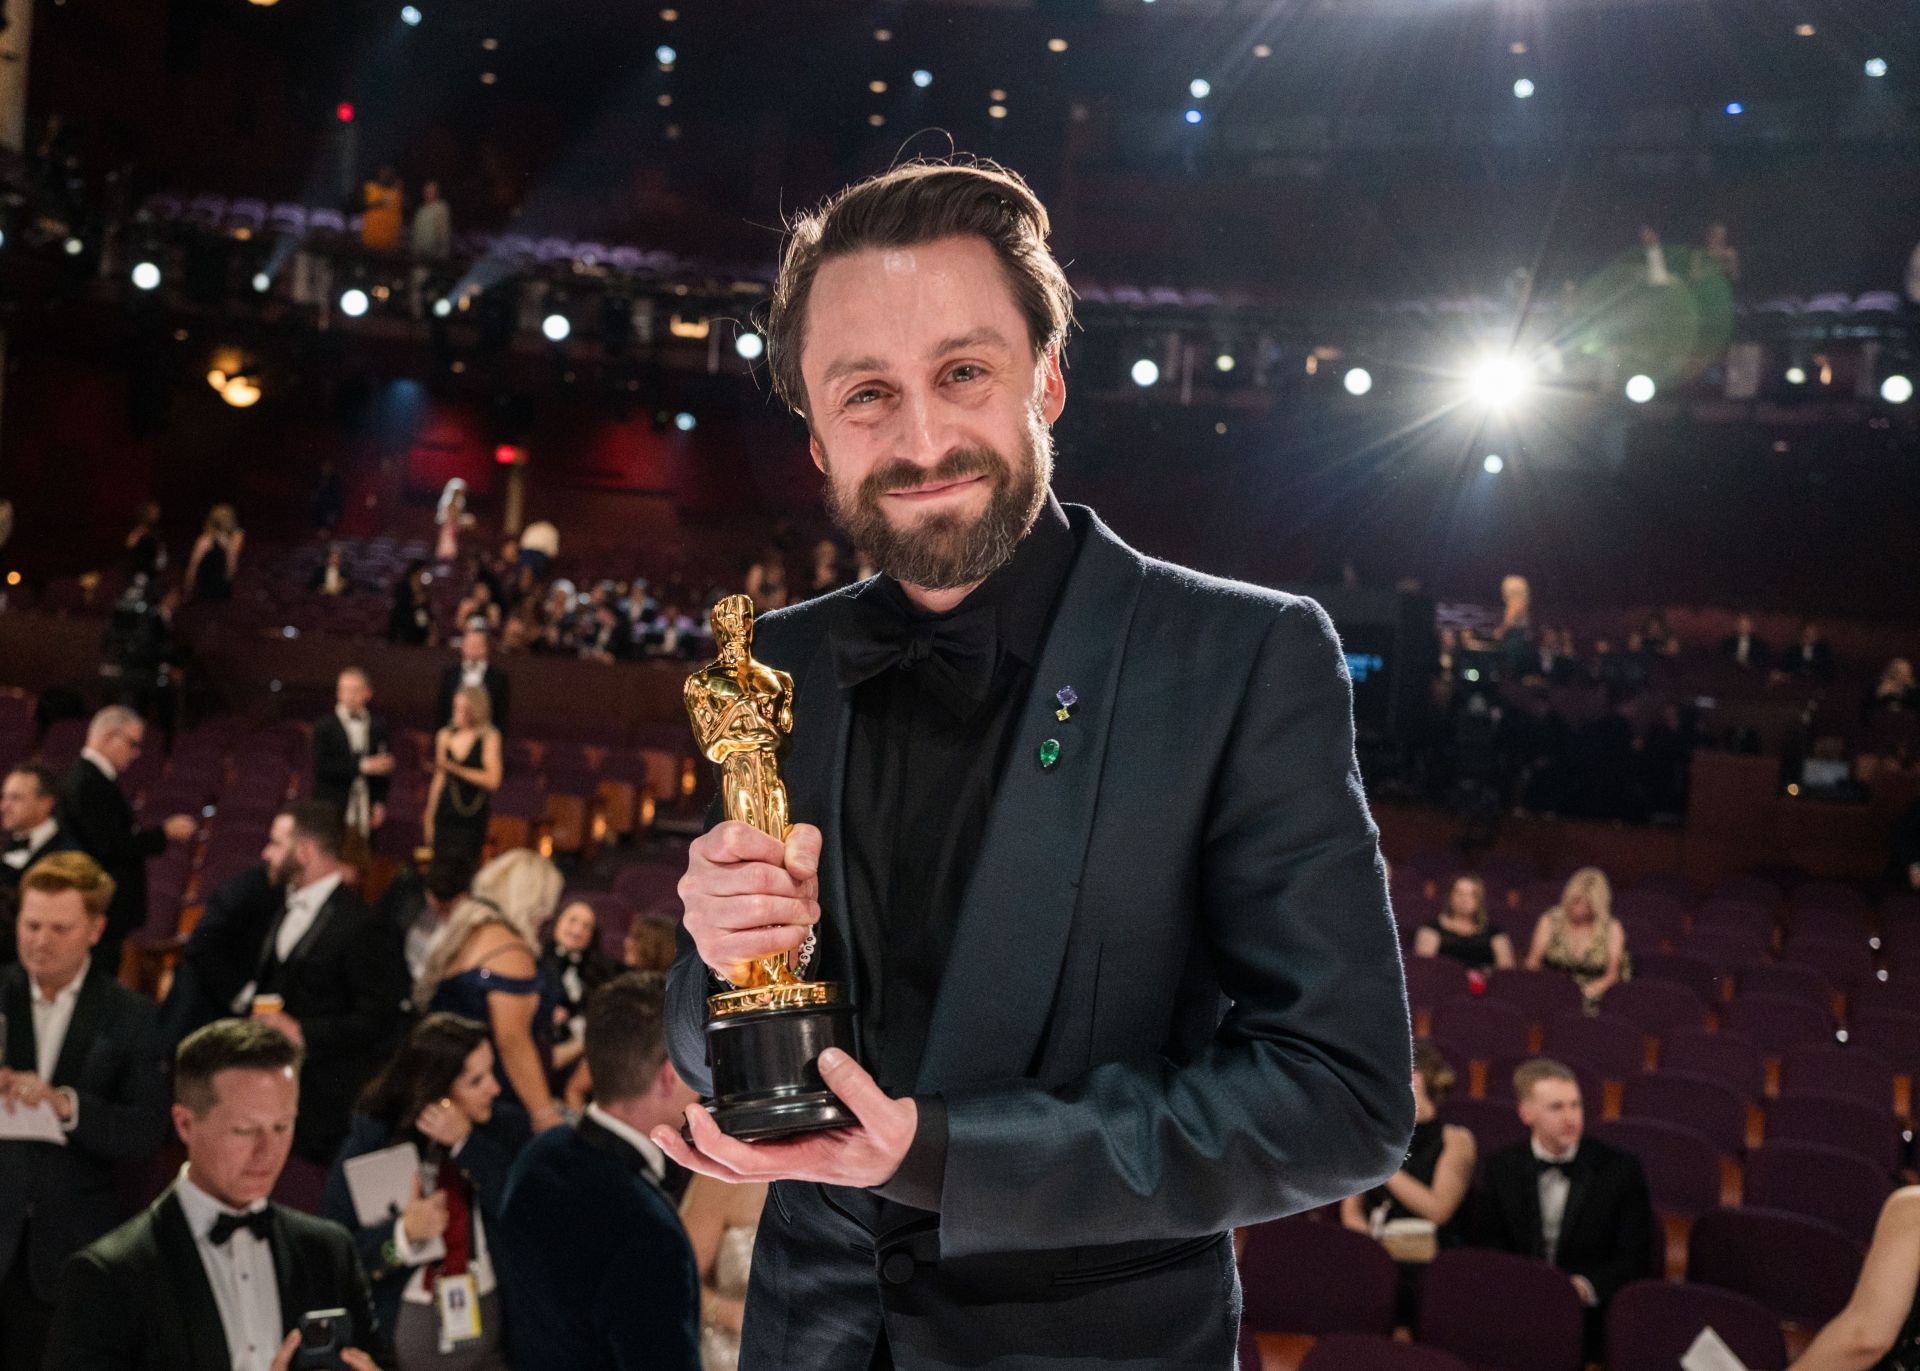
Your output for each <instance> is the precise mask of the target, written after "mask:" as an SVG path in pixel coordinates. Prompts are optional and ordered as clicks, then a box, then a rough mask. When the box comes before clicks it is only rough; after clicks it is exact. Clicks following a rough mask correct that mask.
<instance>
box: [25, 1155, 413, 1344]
mask: <svg viewBox="0 0 1920 1371" xmlns="http://www.w3.org/2000/svg"><path fill="white" fill-rule="evenodd" d="M271 1212H272V1214H273V1232H272V1234H271V1236H269V1238H268V1239H267V1241H268V1243H269V1244H270V1245H271V1246H272V1248H273V1268H274V1274H275V1276H276V1277H277V1278H278V1279H279V1283H280V1318H281V1323H282V1326H283V1331H284V1332H291V1331H292V1329H293V1328H294V1327H295V1325H297V1324H298V1323H299V1322H300V1316H301V1315H302V1314H305V1313H307V1312H309V1311H311V1310H315V1309H345V1310H346V1311H347V1313H348V1314H349V1315H350V1316H351V1317H352V1319H353V1345H354V1346H355V1347H358V1348H360V1349H361V1350H362V1351H369V1350H372V1349H374V1348H377V1347H378V1345H379V1344H378V1341H377V1340H378V1337H379V1329H378V1327H377V1325H376V1324H375V1322H374V1317H373V1306H372V1303H371V1301H370V1300H369V1298H368V1295H367V1277H366V1273H365V1272H363V1271H362V1270H361V1269H360V1260H359V1258H358V1257H356V1256H355V1255H354V1251H353V1240H352V1239H351V1238H349V1237H348V1236H347V1233H346V1230H345V1229H343V1228H341V1227H340V1225H339V1224H337V1223H332V1222H330V1221H328V1220H326V1219H316V1218H314V1217H312V1216H311V1215H308V1214H302V1213H300V1212H299V1211H297V1210H293V1209H288V1208H285V1207H284V1206H282V1205H277V1204H276V1205H273V1206H272V1207H271ZM231 1365H232V1361H231V1359H230V1358H229V1357H228V1355H227V1337H226V1332H225V1330H224V1329H223V1328H222V1326H221V1323H220V1309H219V1306H218V1305H216V1304H215V1303H214V1299H213V1287H211V1286H210V1285H208V1284H207V1273H206V1268H205V1267H204V1266H203V1265H201V1262H200V1253H199V1252H198V1251H197V1250H196V1249H195V1248H194V1245H193V1233H192V1231H191V1230H189V1229H188V1227H187V1216H186V1212H185V1211H184V1210H182V1209H181V1207H180V1201H179V1200H177V1199H175V1198H174V1193H173V1190H172V1188H171V1187H169V1188H168V1190H167V1193H166V1194H164V1195H162V1196H161V1197H160V1198H159V1199H157V1200H155V1201H154V1202H153V1205H152V1207H151V1208H149V1209H148V1210H146V1212H145V1213H142V1214H140V1215H137V1216H136V1217H134V1218H132V1219H130V1220H128V1221H127V1222H126V1223H123V1224H121V1225H120V1227H118V1228H116V1229H114V1230H113V1231H112V1232H111V1233H109V1234H107V1235H106V1236H105V1237H104V1238H102V1239H100V1240H99V1241H98V1242H96V1243H94V1244H93V1246H91V1247H89V1248H87V1249H86V1250H85V1251H82V1252H78V1253H75V1254H74V1256H73V1258H72V1259H71V1260H69V1261H68V1262H67V1265H66V1269H65V1270H64V1271H62V1272H61V1273H60V1297H59V1302H58V1305H57V1307H56V1308H55V1310H54V1315H53V1331H52V1333H51V1334H50V1335H49V1337H48V1339H47V1371H228V1368H229V1367H230V1366H231Z"/></svg>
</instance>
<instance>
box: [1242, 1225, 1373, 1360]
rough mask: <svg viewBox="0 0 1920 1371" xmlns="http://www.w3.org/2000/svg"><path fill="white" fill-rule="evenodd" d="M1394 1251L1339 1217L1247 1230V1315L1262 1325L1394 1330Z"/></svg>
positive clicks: (1298, 1329) (1268, 1328)
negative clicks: (1331, 1220) (1341, 1222)
mask: <svg viewBox="0 0 1920 1371" xmlns="http://www.w3.org/2000/svg"><path fill="white" fill-rule="evenodd" d="M1398 1279H1399V1276H1398V1272H1397V1270H1396V1269H1395V1267H1394V1264H1393V1258H1391V1257H1389V1256H1388V1255H1387V1250H1386V1248H1384V1247H1382V1246H1381V1245H1380V1244H1379V1243H1377V1242H1375V1241H1374V1240H1373V1239H1372V1238H1369V1237H1366V1236H1365V1235H1363V1234H1360V1233H1353V1232H1349V1231H1348V1230H1347V1229H1345V1228H1342V1227H1341V1226H1340V1225H1339V1224H1337V1223H1319V1222H1316V1221H1314V1220H1312V1219H1299V1218H1294V1219H1276V1220H1274V1221H1273V1222H1271V1223H1262V1224H1255V1225H1254V1226H1253V1227H1251V1228H1249V1229H1248V1230H1247V1242H1246V1247H1245V1249H1244V1250H1243V1251H1242V1252H1241V1254H1240V1280H1241V1283H1242V1285H1243V1286H1244V1287H1245V1296H1246V1304H1245V1311H1246V1312H1245V1316H1244V1317H1245V1320H1246V1323H1247V1325H1248V1326H1250V1327H1252V1328H1253V1329H1255V1330H1256V1331H1258V1332H1261V1333H1312V1334H1321V1333H1380V1334H1391V1333H1392V1332H1393V1301H1394V1288H1395V1282H1396V1281H1397V1280H1398Z"/></svg>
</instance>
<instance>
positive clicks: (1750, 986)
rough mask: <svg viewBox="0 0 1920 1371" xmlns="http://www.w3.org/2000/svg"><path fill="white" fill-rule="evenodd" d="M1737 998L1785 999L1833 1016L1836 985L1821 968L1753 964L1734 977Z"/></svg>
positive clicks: (1796, 965) (1795, 963)
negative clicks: (1797, 1001)
mask: <svg viewBox="0 0 1920 1371" xmlns="http://www.w3.org/2000/svg"><path fill="white" fill-rule="evenodd" d="M1734 983H1735V985H1736V986H1737V987H1738V990H1737V992H1736V993H1737V994H1739V995H1741V996H1746V995H1784V996H1786V997H1787V998H1789V999H1794V1000H1805V1001H1806V1002H1807V1003H1808V1004H1810V1005H1813V1006H1814V1007H1815V1008H1817V1009H1820V1010H1823V1011H1826V1012H1829V1013H1830V1012H1832V1009H1833V982H1831V981H1829V980H1828V979H1827V978H1826V975H1825V973H1824V972H1822V971H1821V970H1820V969H1819V968H1818V967H1814V966H1807V965H1804V964H1802V963H1797V962H1750V963H1749V964H1747V965H1746V966H1743V967H1742V968H1740V970H1739V971H1738V972H1737V973H1736V974H1735V976H1734Z"/></svg>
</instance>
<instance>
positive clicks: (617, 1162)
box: [499, 973, 700, 1371]
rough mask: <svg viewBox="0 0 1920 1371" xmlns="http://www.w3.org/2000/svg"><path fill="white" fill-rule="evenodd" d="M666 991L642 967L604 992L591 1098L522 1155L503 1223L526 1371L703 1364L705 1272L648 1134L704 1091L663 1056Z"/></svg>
mask: <svg viewBox="0 0 1920 1371" xmlns="http://www.w3.org/2000/svg"><path fill="white" fill-rule="evenodd" d="M664 998H665V984H664V982H663V980H662V979H661V978H660V977H658V976H647V975H641V974H639V973H630V974H628V975H625V976H621V977H620V978H619V979H618V980H614V981H610V982H608V983H607V984H606V985H603V986H601V987H600V989H599V990H598V991H596V992H595V993H594V996H593V999H592V1000H591V1001H590V1002H589V1004H588V1006H587V1066H588V1069H589V1070H590V1071H591V1072H592V1073H593V1080H594V1088H595V1091H596V1096H595V1099H594V1102H593V1103H592V1104H591V1105H589V1106H588V1108H587V1112H586V1115H585V1117H583V1118H582V1119H581V1120H580V1122H579V1123H578V1124H576V1125H575V1126H574V1127H572V1128H564V1129H555V1130H553V1131H552V1132H550V1133H545V1134H542V1135H541V1136H540V1137H538V1138H536V1139H534V1140H533V1142H531V1143H530V1144H528V1145H527V1147H526V1149H525V1150H524V1151H523V1152H521V1154H520V1157H519V1159H518V1160H517V1161H516V1162H515V1163H514V1166H513V1174H512V1176H511V1177H510V1178H509V1179H508V1181H507V1197H506V1202H505V1203H504V1204H503V1205H502V1206H501V1210H500V1224H499V1228H500V1245H501V1250H502V1253H503V1255H504V1259H505V1261H506V1263H507V1275H508V1281H507V1284H508V1287H509V1288H510V1289H511V1290H512V1291H513V1292H514V1313H513V1327H512V1329H511V1330H510V1333H511V1340H512V1353H513V1364H514V1366H515V1367H516V1368H517V1369H518V1371H588V1369H589V1368H600V1367H605V1368H613V1367H628V1366H636V1365H640V1364H642V1361H641V1358H642V1357H643V1356H644V1365H646V1366H647V1367H649V1368H652V1369H654V1371H699V1368H700V1334H699V1326H700V1271H699V1267H698V1265H697V1264H696V1262H695V1260H694V1255H693V1248H692V1246H691V1245H690V1244H689V1243H688V1241H687V1235H686V1232H685V1230H684V1229H683V1228H682V1227H681V1224H680V1218H679V1215H678V1214H677V1213H676V1212H675V1208H674V1201H673V1199H672V1197H671V1196H670V1194H669V1193H668V1191H667V1189H666V1188H665V1187H666V1186H667V1183H668V1182H667V1177H668V1163H667V1159H666V1156H665V1155H664V1154H663V1153H662V1152H661V1151H660V1149H659V1147H658V1146H657V1145H656V1144H655V1143H654V1142H653V1140H652V1138H651V1137H649V1136H648V1135H649V1133H650V1132H651V1130H653V1129H655V1128H678V1127H679V1126H680V1124H681V1122H682V1119H683V1118H684V1115H685V1112H686V1109H687V1107H688V1106H689V1105H691V1104H692V1103H693V1102H694V1100H695V1098H696V1096H695V1095H694V1092H693V1091H691V1090H689V1089H688V1088H687V1087H686V1086H685V1085H683V1084H681V1082H680V1078H679V1077H678V1076H677V1075H675V1074H674V1069H673V1065H672V1063H670V1062H669V1061H668V1060H667V1046H666V1031H665V1025H664V1023H663V1021H662V1020H663V1001H664ZM640 1349H645V1351H644V1353H642V1352H641V1350H640Z"/></svg>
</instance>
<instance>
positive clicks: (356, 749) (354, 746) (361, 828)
mask: <svg viewBox="0 0 1920 1371" xmlns="http://www.w3.org/2000/svg"><path fill="white" fill-rule="evenodd" d="M333 714H334V717H335V718H336V719H338V720H339V721H340V727H341V728H343V729H345V730H346V732H347V748H348V750H350V751H351V752H352V753H353V755H354V758H355V761H356V764H357V763H358V761H359V760H360V759H363V758H365V757H366V755H367V750H368V749H369V748H370V747H371V746H372V745H373V744H372V742H371V739H372V736H373V719H372V716H371V715H369V714H367V713H366V712H365V711H364V710H363V711H361V712H360V713H358V714H349V713H348V712H347V710H346V709H345V707H344V706H339V705H336V706H335V707H334V711H333ZM345 818H346V825H347V829H348V831H350V832H353V833H359V834H362V835H364V834H368V833H371V832H373V792H372V790H371V789H369V788H368V786H367V773H366V772H364V771H358V770H356V773H355V775H354V778H353V784H352V785H351V786H349V787H348V789H347V812H346V816H345Z"/></svg>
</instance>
